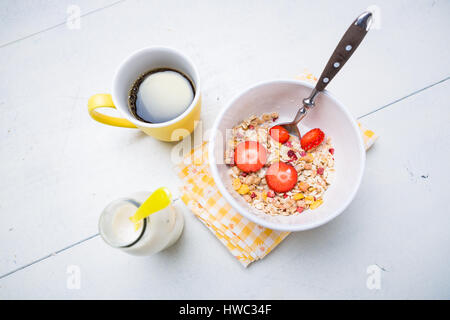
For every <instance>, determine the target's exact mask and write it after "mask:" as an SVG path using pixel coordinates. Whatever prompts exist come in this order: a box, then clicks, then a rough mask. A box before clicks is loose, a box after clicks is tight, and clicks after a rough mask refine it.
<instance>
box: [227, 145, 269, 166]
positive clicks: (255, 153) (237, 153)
mask: <svg viewBox="0 0 450 320" xmlns="http://www.w3.org/2000/svg"><path fill="white" fill-rule="evenodd" d="M266 160H267V151H266V148H264V147H263V146H262V145H261V144H260V143H259V142H257V141H244V142H241V143H239V144H238V145H237V146H236V149H235V150H234V163H235V164H236V166H237V167H238V168H239V169H241V170H242V171H244V172H256V171H258V170H259V169H261V168H262V167H263V166H264V164H265V163H266Z"/></svg>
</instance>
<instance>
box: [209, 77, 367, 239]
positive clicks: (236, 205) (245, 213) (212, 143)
mask: <svg viewBox="0 0 450 320" xmlns="http://www.w3.org/2000/svg"><path fill="white" fill-rule="evenodd" d="M271 84H295V85H301V86H305V87H307V88H310V89H311V90H312V89H313V88H314V86H313V85H312V84H311V83H308V82H305V81H302V80H297V79H275V80H267V81H261V82H258V83H256V84H254V85H251V86H249V87H247V88H246V89H245V90H243V91H241V92H240V93H238V94H237V95H235V96H234V97H233V98H232V99H231V100H230V101H229V102H228V104H227V105H226V107H225V108H223V109H222V110H221V111H220V113H219V115H218V116H217V118H216V120H215V121H214V125H213V127H212V132H211V136H210V138H209V145H208V157H209V160H208V161H209V167H210V169H211V173H212V177H213V179H214V182H215V183H216V185H217V187H218V189H219V191H220V193H221V194H222V196H223V197H224V198H225V200H226V201H227V202H228V203H229V204H230V205H231V206H232V207H233V208H234V209H235V210H236V211H237V212H239V213H240V214H242V215H243V216H244V217H246V218H247V219H249V220H250V221H252V222H254V223H256V224H258V225H261V226H263V227H266V228H269V229H273V230H279V231H304V230H309V229H313V228H317V227H319V226H321V225H324V224H326V223H328V222H330V221H331V220H333V219H334V218H336V217H337V216H339V215H340V214H341V213H342V212H343V211H344V210H345V209H346V208H347V207H348V206H349V205H350V203H351V202H352V201H353V199H354V198H355V196H356V193H357V192H358V190H359V187H360V186H361V181H362V177H363V174H364V169H365V161H366V151H365V148H364V142H363V138H362V136H361V134H360V130H359V128H358V125H357V123H356V120H355V119H354V117H353V116H352V115H351V114H350V112H349V111H348V109H347V108H346V107H345V106H344V105H343V104H342V103H340V102H339V100H337V99H336V98H335V97H334V96H333V95H332V94H330V92H329V91H327V90H324V91H322V92H321V94H324V95H326V96H328V97H329V98H330V99H331V100H333V102H334V103H335V104H336V105H337V106H338V107H339V108H341V110H342V111H343V112H344V114H345V116H347V117H348V118H349V120H350V123H351V126H352V129H353V131H354V132H355V134H356V136H357V137H358V141H359V144H358V145H359V151H360V152H359V158H360V159H359V161H360V163H361V164H362V165H361V168H360V170H359V172H358V180H357V183H356V184H355V187H354V189H353V190H352V192H351V194H350V196H349V197H348V198H347V200H346V201H345V202H344V203H343V204H342V205H341V206H340V207H339V209H337V210H335V211H334V212H333V213H332V214H330V215H328V216H327V217H326V218H325V219H323V220H320V221H317V222H313V223H306V224H298V225H291V224H281V223H273V222H269V221H266V220H264V219H261V218H259V217H258V216H256V215H254V214H252V213H251V212H249V211H247V209H246V208H245V207H243V206H241V205H240V204H239V203H238V202H236V200H234V198H233V197H232V196H231V194H230V193H229V192H228V190H227V188H226V187H225V185H224V183H223V182H222V180H221V179H220V175H219V170H218V167H217V165H216V158H215V153H214V147H215V139H216V135H217V132H218V127H219V124H220V122H221V120H222V118H223V116H224V114H225V113H226V112H227V110H228V109H229V108H230V107H231V106H232V105H233V104H235V103H236V101H238V100H239V99H240V98H241V97H242V96H244V95H245V94H246V93H248V92H249V91H250V90H253V89H256V88H259V87H263V86H266V85H271Z"/></svg>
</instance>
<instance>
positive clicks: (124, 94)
mask: <svg viewBox="0 0 450 320" xmlns="http://www.w3.org/2000/svg"><path fill="white" fill-rule="evenodd" d="M157 68H171V69H175V70H178V71H180V72H182V73H184V74H185V75H187V76H188V77H189V78H190V80H191V81H192V83H193V84H194V88H195V95H194V99H193V100H192V103H191V104H190V105H189V107H188V108H187V109H186V110H185V111H184V112H183V113H182V114H180V115H179V116H178V117H176V118H174V119H172V120H170V121H166V122H161V123H148V122H144V121H141V120H138V119H136V118H135V117H134V116H133V114H132V113H131V112H130V110H129V109H128V92H129V90H130V88H131V86H132V85H133V83H134V82H135V80H136V79H137V78H138V77H139V76H140V75H142V74H143V73H145V72H146V71H149V70H152V69H157ZM99 108H115V109H117V110H118V112H119V113H120V114H121V116H122V118H118V117H112V116H109V115H106V114H103V113H100V112H99V111H98V109H99ZM200 109H201V95H200V78H199V76H198V72H197V69H196V68H195V66H194V64H193V63H192V62H191V60H190V59H189V58H187V57H186V56H184V55H183V54H181V53H180V52H178V51H176V50H174V49H171V48H166V47H150V48H144V49H141V50H138V51H136V52H135V53H133V54H132V55H130V56H129V57H128V58H126V59H125V60H124V61H123V62H122V64H121V65H120V66H119V67H118V69H117V71H116V73H115V75H114V79H113V84H112V95H110V94H96V95H93V96H92V97H91V98H89V101H88V110H89V114H90V116H91V117H92V118H93V119H94V120H96V121H98V122H101V123H104V124H108V125H111V126H116V127H124V128H138V129H141V130H142V131H143V132H145V133H146V134H148V135H149V136H152V137H154V138H156V139H159V140H162V141H179V140H181V139H183V138H184V137H186V136H188V135H189V134H190V133H191V132H192V131H194V129H195V126H196V124H197V123H198V121H199V120H200Z"/></svg>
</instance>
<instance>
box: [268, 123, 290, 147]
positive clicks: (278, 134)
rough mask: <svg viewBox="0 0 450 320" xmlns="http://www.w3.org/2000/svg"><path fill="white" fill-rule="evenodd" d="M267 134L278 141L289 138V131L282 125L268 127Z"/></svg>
mask: <svg viewBox="0 0 450 320" xmlns="http://www.w3.org/2000/svg"><path fill="white" fill-rule="evenodd" d="M269 134H270V136H271V137H272V138H274V139H275V140H276V141H278V142H279V143H285V142H286V141H288V140H289V131H287V130H286V129H285V128H284V127H282V126H274V127H272V128H270V130H269Z"/></svg>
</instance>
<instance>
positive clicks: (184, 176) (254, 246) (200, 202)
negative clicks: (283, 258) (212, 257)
mask: <svg viewBox="0 0 450 320" xmlns="http://www.w3.org/2000/svg"><path fill="white" fill-rule="evenodd" d="M176 170H177V173H178V176H179V177H180V178H181V180H182V182H183V186H182V190H181V193H182V196H181V199H182V200H183V202H184V203H185V204H186V205H187V206H188V207H189V209H191V211H192V212H193V213H194V214H195V215H196V216H197V217H198V218H199V219H200V220H201V221H202V222H203V223H204V224H205V225H206V226H207V227H208V228H209V230H211V232H213V233H214V234H215V235H216V237H217V238H218V239H219V240H220V241H221V242H222V243H223V244H224V245H225V246H226V247H227V248H228V250H230V252H231V254H232V255H233V256H235V257H236V258H237V259H238V260H239V261H240V262H241V263H242V264H243V265H244V266H245V267H247V266H248V265H249V264H250V263H251V262H253V261H255V260H259V259H262V258H263V257H264V256H265V255H266V254H268V253H269V252H270V251H272V250H273V249H274V248H275V247H276V246H277V245H278V244H279V243H280V242H281V241H282V240H283V239H284V238H286V236H287V235H288V234H289V232H281V231H275V230H270V229H267V228H264V227H262V226H260V225H257V224H255V223H253V222H251V221H250V220H248V219H247V218H245V217H243V216H241V215H240V214H239V213H237V212H236V211H235V210H234V209H233V208H232V207H231V206H230V205H229V204H228V203H227V202H226V201H225V199H224V198H223V197H222V195H221V194H220V192H219V189H217V187H216V185H215V183H214V180H213V178H212V177H211V173H210V171H209V165H208V148H207V143H206V142H204V143H203V144H202V145H201V146H199V147H197V148H194V149H193V150H192V151H191V153H190V155H188V156H187V157H186V158H185V159H184V161H182V162H181V163H179V164H178V165H177V166H176Z"/></svg>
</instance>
